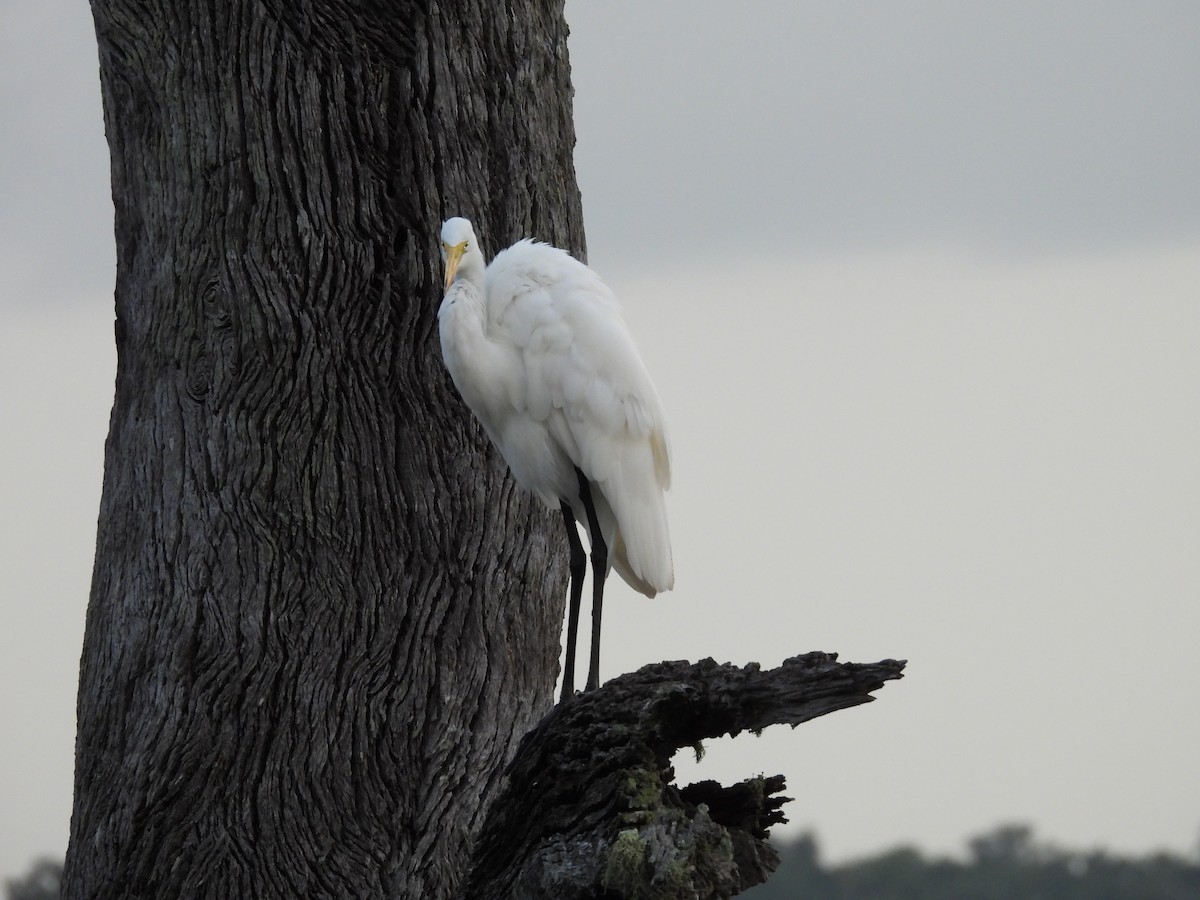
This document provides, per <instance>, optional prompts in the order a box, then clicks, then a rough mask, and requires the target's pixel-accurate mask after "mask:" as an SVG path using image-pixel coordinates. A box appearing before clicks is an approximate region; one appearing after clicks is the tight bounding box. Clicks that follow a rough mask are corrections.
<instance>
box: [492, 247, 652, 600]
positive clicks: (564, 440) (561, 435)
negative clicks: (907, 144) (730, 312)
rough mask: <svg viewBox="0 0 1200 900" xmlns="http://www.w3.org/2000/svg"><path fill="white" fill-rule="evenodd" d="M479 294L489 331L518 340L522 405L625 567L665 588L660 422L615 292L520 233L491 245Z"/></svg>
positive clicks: (558, 253)
mask: <svg viewBox="0 0 1200 900" xmlns="http://www.w3.org/2000/svg"><path fill="white" fill-rule="evenodd" d="M487 295H488V310H489V324H490V327H491V328H492V329H493V336H494V337H496V338H501V337H502V338H503V339H504V340H505V341H506V342H511V344H512V345H513V346H514V347H517V348H519V352H520V353H521V357H522V361H523V363H524V386H525V390H524V396H523V398H522V399H523V402H524V405H525V408H524V410H522V412H524V414H525V415H528V416H529V417H531V418H533V419H535V420H537V421H541V422H544V423H545V426H546V428H547V431H548V433H549V434H550V435H551V436H552V438H553V440H554V441H555V442H556V444H557V445H558V447H559V448H560V449H561V450H562V451H563V452H564V453H566V454H567V456H569V457H570V459H571V461H572V463H573V464H574V465H576V466H578V467H579V468H580V469H582V470H583V472H584V473H585V475H586V476H587V477H588V479H589V480H590V481H592V482H593V483H594V484H595V485H596V486H597V487H598V488H599V489H600V490H601V491H603V493H604V495H605V498H606V500H607V502H608V503H609V504H610V505H611V507H612V510H613V513H614V514H615V516H616V519H617V523H618V526H619V528H620V532H621V536H622V538H623V541H624V548H625V550H626V552H627V556H628V562H629V566H630V568H631V569H632V570H633V571H634V573H636V575H637V576H638V577H639V578H640V579H641V580H642V581H643V582H644V583H649V584H650V585H653V586H656V587H657V589H659V590H665V589H667V588H669V587H670V586H671V583H672V581H673V575H672V571H671V551H670V538H669V536H668V533H667V523H666V510H665V505H664V503H663V497H662V492H663V491H664V490H665V489H667V488H668V487H669V486H670V480H671V470H670V452H669V448H668V445H667V436H666V429H665V426H664V423H663V415H662V410H661V406H660V403H659V399H658V392H657V391H656V390H655V388H654V384H653V382H652V381H651V380H650V376H649V374H648V373H647V372H646V368H645V366H644V365H643V363H642V359H641V356H640V355H639V354H638V352H637V348H636V346H635V345H634V342H633V338H632V336H631V335H630V333H629V329H628V328H627V327H626V325H625V321H624V319H623V318H622V316H621V310H620V305H619V304H618V303H617V300H616V298H615V297H614V296H613V294H612V292H611V291H610V290H609V289H608V287H607V286H606V285H605V284H604V283H603V281H601V280H600V278H599V276H598V275H596V273H595V272H593V271H592V270H591V269H590V268H588V267H587V266H585V265H584V264H583V263H581V262H579V261H578V260H576V259H574V258H572V257H571V256H570V255H569V254H567V253H565V252H564V251H561V250H558V249H556V248H554V247H550V246H548V245H546V244H537V243H533V242H527V241H522V242H520V243H518V244H515V245H514V246H513V247H511V248H509V249H508V250H506V251H503V252H502V253H500V254H497V256H496V258H495V260H493V262H492V264H491V265H490V266H489V267H488V270H487ZM627 580H628V579H627ZM639 589H641V588H639ZM647 592H648V593H652V591H647Z"/></svg>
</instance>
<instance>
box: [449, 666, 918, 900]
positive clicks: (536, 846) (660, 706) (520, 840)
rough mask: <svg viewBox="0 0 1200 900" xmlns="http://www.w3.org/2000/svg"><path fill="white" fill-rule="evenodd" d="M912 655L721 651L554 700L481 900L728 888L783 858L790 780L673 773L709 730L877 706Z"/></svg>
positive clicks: (505, 798) (516, 773) (500, 809)
mask: <svg viewBox="0 0 1200 900" xmlns="http://www.w3.org/2000/svg"><path fill="white" fill-rule="evenodd" d="M903 668H904V663H903V662H898V661H896V660H890V659H889V660H884V661H883V662H879V663H874V664H871V665H858V664H855V663H846V664H843V663H838V662H837V656H836V654H825V653H809V654H806V655H804V656H798V657H794V658H792V659H789V660H786V661H785V662H784V663H783V665H782V666H780V667H779V668H777V669H771V670H769V671H763V670H762V669H760V668H759V666H758V665H757V664H751V665H749V666H746V667H745V668H737V667H735V666H732V665H729V664H725V665H717V664H716V663H715V662H713V661H712V660H711V659H708V660H704V661H703V662H699V663H696V664H695V665H688V664H687V663H684V662H675V663H660V664H657V665H652V666H646V667H645V668H643V669H641V670H639V671H638V672H635V673H633V674H630V675H622V676H620V677H619V678H615V679H613V680H612V681H610V682H609V683H608V684H606V685H604V686H603V687H601V688H600V689H598V690H596V691H592V692H591V693H588V694H584V695H582V696H577V697H576V698H575V699H573V700H571V701H568V702H567V703H564V704H561V705H560V706H558V707H556V708H555V709H554V711H553V712H552V713H550V715H548V716H547V717H546V718H545V719H544V720H543V721H542V722H541V723H540V724H539V725H538V727H537V728H536V729H535V730H534V731H532V732H531V733H530V734H529V735H527V736H526V738H525V740H524V741H522V743H521V746H520V748H519V749H518V750H517V755H516V757H515V758H514V759H513V762H512V764H511V765H510V767H509V779H508V783H507V785H506V786H505V788H504V791H503V793H502V794H501V796H500V799H499V800H498V801H497V802H496V803H495V804H494V805H493V806H492V809H491V813H490V815H489V816H488V819H487V822H486V823H485V825H484V828H483V831H482V833H481V835H480V843H479V847H478V849H477V851H476V857H475V869H474V871H473V872H472V875H471V879H470V881H469V883H468V885H467V889H466V891H465V896H466V897H468V898H469V900H506V898H511V897H519V898H523V900H525V898H528V900H542V898H545V900H582V898H612V900H616V898H629V900H633V898H656V900H657V898H662V900H668V898H679V900H688V898H706V900H707V898H722V897H731V896H733V895H735V894H737V893H738V892H739V891H742V890H745V889H746V888H749V887H752V886H753V885H756V884H760V883H762V882H763V881H765V880H766V878H767V876H768V875H769V874H770V873H771V872H773V871H774V870H775V867H776V866H777V865H778V864H779V858H778V856H777V855H776V854H775V851H774V850H773V849H772V848H771V846H770V845H769V844H768V843H767V842H766V837H767V829H768V828H769V827H770V826H771V825H774V824H777V823H781V822H784V821H786V819H784V817H783V815H782V813H781V812H780V807H781V806H782V804H783V802H784V801H785V800H786V799H787V798H785V797H780V796H778V794H779V792H780V791H782V790H783V788H784V783H783V777H782V776H779V775H776V776H774V777H771V778H763V777H761V776H760V777H758V778H754V779H750V780H748V781H745V782H742V783H741V784H738V785H733V786H731V787H723V786H721V785H719V784H717V783H716V782H714V781H704V782H700V783H698V784H693V785H688V786H686V787H684V788H682V789H680V788H677V787H676V786H675V785H674V784H673V778H674V772H673V770H672V768H671V757H672V756H673V755H674V754H675V751H677V750H679V749H680V748H683V747H689V746H697V747H698V745H699V744H700V742H701V741H703V740H704V739H706V738H714V737H719V736H721V735H724V734H729V735H737V734H738V733H740V732H742V731H747V730H749V731H759V730H761V729H763V728H766V727H767V726H768V725H774V724H782V723H786V724H789V725H792V726H795V725H798V724H800V723H801V722H806V721H808V720H809V719H813V718H816V717H817V716H821V715H825V714H826V713H830V712H833V711H835V710H838V709H845V708H847V707H850V706H857V705H858V704H860V703H867V702H869V701H870V700H873V699H874V698H873V697H872V696H871V693H872V692H873V691H875V690H878V689H879V688H880V687H882V686H883V684H884V682H885V681H888V680H890V679H893V678H899V677H901V672H902V670H903Z"/></svg>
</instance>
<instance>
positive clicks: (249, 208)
mask: <svg viewBox="0 0 1200 900" xmlns="http://www.w3.org/2000/svg"><path fill="white" fill-rule="evenodd" d="M92 11H93V15H94V18H95V23H96V34H97V40H98V46H99V59H100V77H101V88H102V95H103V103H104V113H105V124H106V131H107V135H108V141H109V147H110V151H111V156H112V187H113V200H114V206H115V211H116V219H115V236H116V244H117V283H116V297H115V300H116V322H115V336H116V344H117V351H118V369H117V379H116V386H115V398H114V405H113V411H112V418H111V423H110V430H109V436H108V441H107V444H106V448H105V474H104V486H103V495H102V500H101V508H100V514H99V523H98V534H97V546H96V564H95V572H94V577H93V583H92V591H91V599H90V604H89V609H88V618H87V624H86V634H85V641H84V648H83V657H82V663H81V673H80V690H79V703H78V737H77V744H76V773H75V803H74V810H73V814H72V822H71V843H70V849H69V851H68V858H67V865H66V871H65V876H64V892H63V896H64V897H67V898H85V897H86V898H125V900H128V898H161V897H173V898H193V897H213V898H229V897H260V898H271V897H353V898H368V897H380V898H382V897H421V898H441V897H451V896H455V895H456V894H458V893H461V892H462V891H463V890H466V888H465V884H466V880H467V877H468V873H469V872H470V871H471V869H472V866H471V862H470V860H471V854H472V848H473V847H474V846H475V842H476V840H477V836H478V835H479V833H480V831H481V829H482V828H483V824H484V822H485V818H486V817H487V816H488V815H489V814H492V815H494V814H495V808H496V803H495V800H496V798H497V796H499V794H500V792H501V790H502V788H503V787H504V785H505V783H506V781H505V774H504V773H505V769H504V767H505V764H506V763H507V762H508V761H509V760H510V759H511V758H512V757H513V755H514V752H515V751H516V747H517V743H518V741H520V740H521V738H522V736H523V735H524V734H525V733H526V732H528V731H530V729H532V728H533V727H534V726H535V724H536V723H537V722H538V721H539V720H540V719H542V717H543V716H544V714H545V713H546V712H547V711H548V710H549V709H550V708H551V691H552V687H553V682H554V678H555V674H556V672H557V665H558V660H557V658H558V635H559V629H560V627H561V621H562V611H563V597H564V595H565V590H566V560H565V558H564V549H563V548H562V546H561V542H560V540H559V529H560V527H561V525H560V523H559V521H558V518H557V517H556V516H555V515H552V514H551V513H549V512H547V511H544V510H542V509H540V508H538V507H537V506H536V505H535V503H534V502H533V501H532V500H531V499H530V498H528V497H526V496H524V495H523V494H521V493H520V492H519V491H518V490H517V489H516V488H515V487H514V486H513V484H512V482H511V479H509V478H508V477H507V476H506V475H505V472H504V466H503V463H502V462H501V461H500V459H499V458H498V456H497V455H496V454H495V453H494V452H492V451H491V450H490V449H489V447H488V444H487V441H486V439H485V437H484V436H483V434H482V433H481V431H480V429H479V428H478V427H477V426H476V425H475V424H474V422H473V421H472V420H471V418H470V416H469V415H468V414H467V412H466V411H465V409H464V408H463V407H462V405H461V403H460V402H459V400H458V398H457V396H456V395H455V393H454V391H453V388H452V387H451V385H450V383H449V380H448V378H447V376H446V374H445V372H444V370H443V367H442V365H441V361H440V357H439V353H438V348H437V340H436V328H435V311H436V307H437V302H438V298H439V296H440V281H439V273H438V253H437V244H436V233H437V225H438V223H439V222H440V220H441V219H442V218H444V217H445V216H447V215H451V214H464V215H467V216H469V217H471V218H472V219H473V220H474V221H475V222H476V224H477V226H478V228H479V230H480V232H481V236H482V237H483V239H484V240H485V241H486V242H487V243H488V244H489V245H490V246H491V247H493V248H496V247H500V246H503V245H505V244H507V243H509V242H510V241H512V240H514V239H516V238H517V237H522V236H526V235H530V234H532V235H537V236H539V237H541V238H544V239H547V240H551V241H553V242H555V243H557V244H559V245H560V246H564V247H566V248H568V249H570V250H572V251H574V252H576V253H581V252H582V250H583V236H582V223H581V211H580V201H579V194H578V190H577V188H576V185H575V180H574V172H573V167H572V162H571V154H572V149H573V144H574V133H573V127H572V122H571V104H570V81H569V67H568V61H567V54H566V27H565V24H564V22H563V18H562V3H561V2H560V0H510V2H508V3H505V4H493V3H487V2H482V0H440V2H437V3H434V2H432V0H393V2H389V3H382V2H376V0H354V2H352V0H298V2H292V0H171V2H167V0H92ZM489 811H492V812H491V813H489ZM481 846H484V845H481ZM487 846H490V845H487ZM626 849H628V848H626ZM475 871H476V872H477V873H479V874H478V878H479V882H478V883H479V885H480V887H479V890H480V891H483V890H484V889H485V888H484V887H483V885H485V883H486V881H487V878H486V869H484V868H482V867H477V868H476V869H475ZM605 890H608V888H605Z"/></svg>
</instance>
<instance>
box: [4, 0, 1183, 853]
mask: <svg viewBox="0 0 1200 900" xmlns="http://www.w3.org/2000/svg"><path fill="white" fill-rule="evenodd" d="M1134 10H1135V7H1132V6H1130V5H1128V4H1117V3H1102V2H1094V0H1092V2H1087V3H1083V2H1057V3H1053V4H1046V3H1042V2H1039V3H1032V2H1003V3H1000V2H989V3H984V2H979V3H974V4H962V3H951V2H943V3H907V4H894V3H882V2H874V3H866V2H864V3H856V4H845V3H832V2H831V3H822V4H811V3H794V2H789V3H767V2H757V3H753V2H752V3H745V4H726V3H718V2H700V0H688V2H682V0H676V2H661V0H660V2H658V3H654V4H645V3H634V2H625V0H621V2H617V0H606V2H604V3H596V2H590V3H589V2H583V0H570V2H569V3H568V8H567V13H568V18H569V19H570V21H571V24H572V29H573V36H572V45H571V50H572V60H573V65H574V72H575V85H576V114H577V115H576V120H577V128H578V136H579V146H578V150H577V156H576V162H577V167H578V172H579V179H580V183H581V186H582V188H583V192H584V209H585V214H586V219H587V226H588V242H589V248H590V261H591V262H592V264H593V265H594V266H596V267H597V268H598V269H599V270H600V271H601V272H602V273H603V274H605V275H606V277H607V278H608V280H609V281H610V283H611V284H612V285H613V287H614V288H615V289H616V290H617V292H618V294H619V295H620V296H621V297H622V299H623V301H624V303H625V306H626V310H627V314H628V317H629V320H630V323H631V326H632V327H633V329H634V332H635V334H636V335H637V336H638V338H639V342H640V344H641V346H642V350H643V354H644V356H645V357H646V360H647V363H648V365H649V367H650V369H651V371H652V373H653V374H654V376H655V378H656V381H657V382H658V384H659V388H660V391H661V393H662V394H663V398H664V402H665V403H666V405H667V409H668V413H669V416H670V425H671V430H672V440H673V446H674V450H675V455H676V460H675V461H676V466H675V469H676V478H675V485H676V486H675V489H674V491H673V493H672V495H671V511H672V518H673V524H674V538H675V544H676V571H677V588H676V590H675V591H674V592H673V593H671V594H666V595H662V596H660V597H659V598H658V599H656V600H654V601H646V600H645V599H644V598H642V597H640V596H639V595H636V594H633V593H632V592H630V591H628V590H625V589H624V588H623V586H620V585H619V584H618V583H616V582H615V580H614V582H613V584H612V587H611V596H612V601H611V602H610V603H608V604H606V623H605V624H606V628H605V634H606V638H607V640H606V646H605V659H604V664H605V673H604V674H606V675H613V674H616V673H617V672H619V671H626V670H629V669H633V668H636V667H638V666H640V665H642V664H644V663H646V662H652V661H655V660H659V659H664V658H671V659H676V658H690V659H696V658H700V657H703V656H714V657H716V658H718V659H720V660H733V661H736V662H745V661H749V660H752V659H756V660H761V661H762V662H764V663H767V664H775V663H778V662H779V661H780V660H781V659H782V658H783V657H785V656H788V655H791V654H794V653H798V652H803V651H806V650H814V649H822V650H835V651H839V652H841V654H842V657H843V658H844V659H855V660H863V661H871V660H875V659H879V658H882V657H886V656H897V657H907V658H908V659H909V660H910V665H909V675H908V677H907V678H906V679H905V680H904V681H902V682H899V683H896V684H892V685H889V686H888V687H887V688H885V689H884V690H883V691H882V692H881V699H880V702H878V703H875V704H871V705H869V706H866V707H863V708H859V709H855V710H850V711H846V712H842V713H838V714H836V715H834V716H832V717H830V718H828V719H825V720H820V721H817V722H814V723H811V724H809V725H806V726H803V727H802V728H800V729H798V730H796V731H791V730H788V729H782V730H779V729H776V730H774V731H768V732H767V733H766V734H764V736H763V737H761V738H757V739H756V738H753V737H743V738H741V739H738V740H737V741H728V740H727V741H722V742H714V743H713V744H712V745H711V746H710V747H709V752H708V755H707V756H706V757H705V759H704V761H703V762H702V763H701V764H700V765H699V767H697V766H696V765H695V764H694V763H691V762H689V761H687V760H682V759H681V760H680V761H679V768H680V769H681V772H682V773H683V777H694V776H696V775H697V774H700V775H702V776H703V777H717V778H722V779H725V780H733V779H740V778H742V777H746V776H748V775H753V774H757V773H758V772H767V773H774V772H782V773H784V774H786V775H787V777H788V780H789V791H788V793H789V795H791V796H794V797H796V798H797V800H796V802H795V803H793V804H791V805H790V808H789V809H788V814H789V815H790V816H791V817H792V820H793V822H794V823H795V827H806V828H807V827H811V828H815V829H816V830H817V831H818V833H819V835H820V837H821V839H822V841H823V844H824V846H825V848H826V850H827V851H828V855H829V856H831V857H833V858H835V859H841V858H845V857H847V856H851V855H855V854H860V853H865V852H870V851H874V850H877V849H880V848H882V847H884V846H887V845H890V844H893V843H895V842H898V841H902V840H903V841H915V842H917V843H918V844H919V845H920V846H923V847H925V848H926V849H929V850H932V851H936V852H952V851H956V850H958V849H959V848H960V847H961V843H962V840H963V839H964V838H965V837H967V836H968V835H969V834H972V833H975V832H978V831H980V830H983V829H987V828H989V827H991V826H993V825H995V824H997V823H999V822H1001V821H1012V820H1019V821H1028V822H1031V823H1033V824H1034V825H1035V826H1036V827H1037V828H1038V830H1039V832H1040V833H1041V834H1042V835H1043V836H1046V837H1048V838H1052V839H1055V840H1059V841H1061V842H1064V843H1069V844H1071V845H1075V846H1091V845H1101V844H1102V845H1106V846H1109V847H1113V848H1115V849H1117V850H1121V851H1125V852H1143V851H1146V850H1148V849H1151V848H1158V847H1169V848H1174V849H1176V850H1180V851H1184V850H1191V849H1192V848H1194V847H1195V845H1196V840H1197V835H1198V831H1200V779H1198V778H1197V777H1196V774H1195V760H1196V759H1197V758H1200V709H1198V708H1197V704H1196V702H1195V697H1196V696H1197V694H1200V653H1197V652H1196V643H1197V639H1196V635H1197V634H1200V604H1198V603H1197V600H1198V599H1200V554H1198V553H1197V548H1198V547H1200V467H1198V466H1197V463H1196V461H1197V460H1198V459H1200V353H1198V352H1197V351H1198V349H1200V171H1198V170H1200V165H1198V164H1197V160H1200V116H1197V114H1196V103H1195V98H1196V97H1198V96H1200V58H1198V57H1197V54H1196V53H1195V47H1197V46H1200V7H1196V6H1195V4H1192V3H1186V2H1178V3H1168V2H1150V3H1145V4H1139V5H1138V6H1137V7H1136V12H1135V11H1134ZM614 60H616V61H618V62H616V63H614V62H613V61H614ZM0 122H3V129H2V131H0V316H2V317H3V318H2V321H3V327H2V328H0V367H2V368H0V376H2V377H0V414H2V415H3V421H4V430H3V433H2V435H0V472H3V473H4V478H3V480H2V481H0V503H2V506H3V509H4V516H3V519H2V521H0V615H2V616H3V620H4V627H3V628H2V629H0V684H3V688H2V689H0V691H2V693H0V703H2V704H3V705H2V707H0V721H2V722H4V724H5V726H6V729H7V733H8V734H9V735H10V739H9V740H8V741H6V742H4V745H3V747H2V748H0V778H2V779H3V783H4V788H3V802H2V803H0V875H4V874H13V873H16V872H18V871H21V870H23V869H24V867H25V865H26V864H27V862H28V861H29V859H30V858H31V857H32V856H33V855H34V854H35V853H37V852H44V853H53V854H60V853H61V852H62V851H63V850H64V849H65V843H66V835H67V820H68V816H69V811H70V790H71V769H72V752H73V746H72V744H73V735H74V721H73V718H74V692H75V681H76V666H77V661H78V654H79V645H80V640H81V636H82V628H83V614H84V608H85V605H86V595H87V587H88V581H89V578H90V569H91V560H92V549H93V544H94V537H95V517H96V509H97V504H98V498H99V487H100V477H101V465H102V454H103V440H104V434H105V429H106V423H107V415H108V407H109V404H110V403H111V398H112V378H113V367H114V364H115V357H114V353H113V350H112V330H111V319H112V314H111V307H112V301H111V295H112V279H113V273H112V266H113V251H112V240H111V204H110V203H109V201H108V185H107V151H106V148H105V145H104V142H103V128H102V123H101V115H100V104H99V94H98V85H97V80H96V62H95V48H94V43H93V38H92V34H91V22H90V18H89V16H88V13H87V10H86V8H85V7H82V6H81V5H80V4H78V3H69V2H65V0H44V2H40V3H31V2H24V3H13V2H10V3H7V4H5V5H3V6H2V7H0ZM493 249H495V248H493Z"/></svg>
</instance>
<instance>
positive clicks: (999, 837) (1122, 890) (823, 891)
mask: <svg viewBox="0 0 1200 900" xmlns="http://www.w3.org/2000/svg"><path fill="white" fill-rule="evenodd" d="M775 846H776V848H777V849H778V850H779V856H780V859H781V863H780V866H779V869H778V870H776V872H775V874H774V875H772V876H771V878H770V880H769V881H768V882H767V883H766V884H764V885H761V886H759V887H756V888H753V889H751V890H749V891H746V892H745V893H743V894H742V895H741V896H743V897H746V898H747V900H963V898H968V897H969V898H971V900H1030V898H1037V900H1198V898H1200V853H1198V854H1197V858H1193V859H1183V858H1181V857H1178V856H1172V855H1169V854H1154V855H1152V856H1147V857H1142V858H1127V857H1120V856H1114V855H1112V854H1109V853H1107V852H1104V851H1089V852H1086V853H1082V852H1074V851H1070V850H1063V849H1060V848H1058V847H1055V846H1052V845H1049V844H1043V843H1040V842H1038V841H1035V840H1034V837H1033V829H1032V828H1029V827H1028V826H1024V825H1006V826H1002V827H1000V828H997V829H996V830H995V831H992V832H989V833H988V834H985V835H982V836H980V837H977V838H974V839H972V840H970V841H968V843H967V848H968V851H969V852H968V856H967V860H966V861H965V862H955V861H953V860H949V859H930V858H928V857H926V856H924V855H923V854H922V853H920V852H919V851H918V850H915V849H913V848H911V847H900V848H897V849H895V850H888V851H886V852H884V853H880V854H879V855H877V856H870V857H867V858H865V859H861V860H857V861H855V862H850V863H845V864H843V865H839V866H825V865H822V864H821V860H820V854H819V852H818V847H817V840H816V838H814V837H813V836H812V835H803V836H802V837H800V838H798V839H796V840H793V841H790V842H776V843H775Z"/></svg>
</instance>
